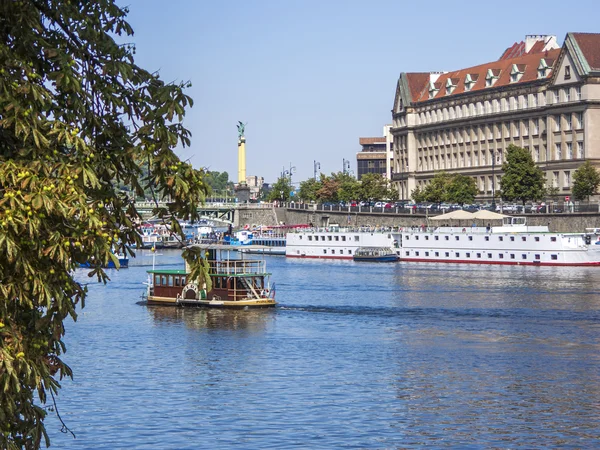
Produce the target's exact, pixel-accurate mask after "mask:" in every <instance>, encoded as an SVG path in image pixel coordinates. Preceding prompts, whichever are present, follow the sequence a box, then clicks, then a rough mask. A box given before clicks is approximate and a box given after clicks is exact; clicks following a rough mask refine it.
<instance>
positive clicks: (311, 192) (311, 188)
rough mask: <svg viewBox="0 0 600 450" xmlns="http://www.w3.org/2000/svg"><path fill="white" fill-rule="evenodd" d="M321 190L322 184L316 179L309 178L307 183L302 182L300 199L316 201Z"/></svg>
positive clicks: (299, 190) (299, 191) (299, 193)
mask: <svg viewBox="0 0 600 450" xmlns="http://www.w3.org/2000/svg"><path fill="white" fill-rule="evenodd" d="M320 188H321V182H320V181H317V180H315V179H314V178H309V179H308V180H306V181H302V182H300V188H299V189H298V198H300V199H301V200H305V201H316V200H317V192H318V190H319V189H320Z"/></svg>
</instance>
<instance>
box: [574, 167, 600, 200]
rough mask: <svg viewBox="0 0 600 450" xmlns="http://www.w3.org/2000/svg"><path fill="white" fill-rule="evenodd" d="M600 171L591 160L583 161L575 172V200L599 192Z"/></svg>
mask: <svg viewBox="0 0 600 450" xmlns="http://www.w3.org/2000/svg"><path fill="white" fill-rule="evenodd" d="M599 185H600V172H598V170H597V169H596V168H595V167H594V166H592V164H591V163H590V162H589V161H586V162H585V163H583V164H582V165H581V166H579V168H578V169H577V170H576V171H575V172H574V173H573V197H574V198H575V200H583V199H585V198H587V199H588V201H589V198H590V196H591V195H595V194H597V193H598V186H599Z"/></svg>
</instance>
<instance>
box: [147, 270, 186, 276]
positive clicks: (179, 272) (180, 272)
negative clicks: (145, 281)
mask: <svg viewBox="0 0 600 450" xmlns="http://www.w3.org/2000/svg"><path fill="white" fill-rule="evenodd" d="M146 272H147V273H158V274H161V275H186V274H187V273H188V272H187V270H185V269H151V270H147V271H146Z"/></svg>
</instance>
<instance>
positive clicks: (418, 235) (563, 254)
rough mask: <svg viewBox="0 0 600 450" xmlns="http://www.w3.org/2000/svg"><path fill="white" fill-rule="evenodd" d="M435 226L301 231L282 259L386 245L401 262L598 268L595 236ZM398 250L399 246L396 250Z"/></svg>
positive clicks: (342, 254)
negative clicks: (377, 229) (376, 229)
mask: <svg viewBox="0 0 600 450" xmlns="http://www.w3.org/2000/svg"><path fill="white" fill-rule="evenodd" d="M588 239H589V244H588V243H586V236H585V234H584V233H550V232H541V231H537V230H536V231H516V232H512V231H509V230H508V228H507V227H496V228H494V229H493V230H487V229H486V228H479V227H478V228H475V227H474V228H470V227H469V228H459V227H455V228H452V227H440V228H436V229H430V230H421V229H419V230H417V229H416V228H415V229H414V230H403V231H395V232H364V231H362V232H359V231H355V232H350V231H345V230H340V231H329V232H328V231H325V230H319V231H317V230H314V231H302V232H297V233H289V234H288V235H287V247H286V256H288V257H298V258H327V259H352V257H353V255H354V253H355V251H356V249H357V248H358V247H365V246H373V247H375V246H378V247H392V248H394V249H395V250H396V252H397V254H398V255H399V257H400V260H401V261H407V262H411V261H412V262H436V263H440V262H441V263H458V264H507V265H540V266H600V244H597V242H600V241H598V239H599V238H598V236H597V235H593V236H589V237H588ZM397 247H399V248H397Z"/></svg>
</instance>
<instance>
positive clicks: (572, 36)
mask: <svg viewBox="0 0 600 450" xmlns="http://www.w3.org/2000/svg"><path fill="white" fill-rule="evenodd" d="M392 117H393V125H392V129H391V133H392V135H393V143H394V144H393V152H392V155H393V156H392V158H393V163H392V171H393V173H392V175H391V179H392V181H393V182H394V185H395V186H397V188H398V191H399V195H400V198H401V199H408V198H410V196H411V192H412V191H413V190H414V189H415V188H416V187H422V186H424V185H425V184H426V183H428V182H429V181H430V180H431V179H432V178H433V176H434V174H435V173H436V172H438V171H446V172H449V173H461V174H463V175H468V176H471V177H473V178H474V179H475V180H476V183H477V186H478V188H479V199H480V200H485V199H491V198H492V194H493V192H494V190H498V189H499V186H500V184H499V181H500V178H501V176H502V173H501V166H502V163H503V161H504V154H505V150H506V148H507V147H508V145H509V144H515V145H518V146H520V147H524V148H526V149H529V151H530V152H531V154H532V156H533V159H534V161H535V162H536V163H537V164H538V166H539V167H540V168H541V169H542V170H543V171H544V173H545V175H546V180H547V185H548V186H554V187H556V188H558V189H559V192H560V193H561V194H563V195H569V194H570V192H571V186H572V182H573V172H574V171H575V170H576V169H577V168H578V167H579V166H580V165H581V164H582V163H583V162H584V161H586V160H589V161H590V162H592V164H594V165H595V166H596V167H600V34H592V33H569V34H567V36H566V38H565V41H564V43H563V45H562V47H560V46H559V45H558V44H557V42H556V38H555V37H554V36H527V37H526V39H525V41H523V42H520V43H516V44H514V45H513V46H512V47H510V48H508V49H507V50H506V51H505V52H504V53H503V54H502V56H501V57H500V59H498V60H497V61H493V62H489V63H486V64H482V65H479V66H475V67H469V68H466V69H460V70H456V71H453V72H436V73H401V74H400V77H399V79H398V84H397V88H396V96H395V100H394V109H393V110H392Z"/></svg>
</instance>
